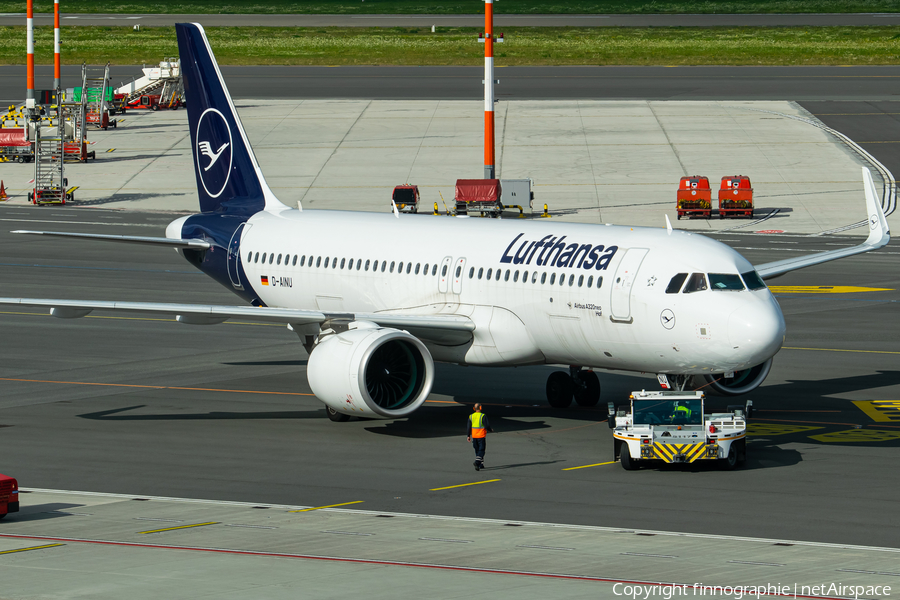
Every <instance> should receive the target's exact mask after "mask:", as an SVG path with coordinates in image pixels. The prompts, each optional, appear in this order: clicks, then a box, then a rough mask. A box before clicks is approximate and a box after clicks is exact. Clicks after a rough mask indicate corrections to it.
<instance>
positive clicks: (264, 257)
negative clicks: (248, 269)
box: [262, 252, 268, 264]
mask: <svg viewBox="0 0 900 600" xmlns="http://www.w3.org/2000/svg"><path fill="white" fill-rule="evenodd" d="M266 256H268V254H266V253H265V252H263V259H262V262H263V264H266Z"/></svg>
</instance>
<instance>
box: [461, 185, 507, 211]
mask: <svg viewBox="0 0 900 600" xmlns="http://www.w3.org/2000/svg"><path fill="white" fill-rule="evenodd" d="M500 192H501V188H500V180H499V179H457V180H456V196H455V197H454V200H455V201H456V214H458V215H465V214H468V213H469V212H481V213H483V214H489V215H491V216H498V215H499V214H500V213H501V212H502V211H503V204H501V203H500Z"/></svg>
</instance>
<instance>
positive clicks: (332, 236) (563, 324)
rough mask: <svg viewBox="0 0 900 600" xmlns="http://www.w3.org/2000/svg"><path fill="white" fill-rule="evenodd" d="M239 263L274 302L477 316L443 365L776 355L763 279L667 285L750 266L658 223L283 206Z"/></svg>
mask: <svg viewBox="0 0 900 600" xmlns="http://www.w3.org/2000/svg"><path fill="white" fill-rule="evenodd" d="M550 242H552V243H553V244H554V247H551V246H549V245H548V244H549V243H550ZM560 242H563V245H560V246H557V245H558V244H560ZM567 252H568V254H567ZM573 254H574V260H573V258H572V255H573ZM263 255H265V260H264V261H263ZM295 256H296V257H297V260H296V262H295V260H294V257H295ZM240 260H241V264H242V266H243V269H244V272H245V273H246V275H247V277H248V279H249V280H250V281H251V282H252V285H253V288H254V289H255V290H256V291H257V293H258V295H259V298H260V299H261V300H262V301H263V302H264V303H265V304H266V305H267V306H270V307H285V308H300V309H312V310H319V311H322V312H325V313H352V312H368V313H373V312H385V313H390V312H397V313H403V314H407V315H409V314H422V315H451V314H452V315H461V316H466V317H468V318H470V319H471V320H472V321H473V322H474V323H475V325H476V328H475V331H474V339H473V341H472V342H471V343H468V344H464V345H461V346H441V345H437V344H434V343H432V344H428V347H429V350H430V351H431V352H432V354H433V356H434V358H435V360H439V361H446V362H455V363H464V364H474V365H494V366H509V365H521V364H537V363H550V364H568V365H578V366H583V367H594V368H608V369H623V370H631V371H646V372H653V373H671V374H702V373H721V372H729V371H737V370H741V369H745V368H749V367H752V366H755V365H758V364H760V363H762V362H764V361H766V360H768V359H769V358H771V357H772V356H773V355H774V354H775V353H776V352H777V351H778V349H779V348H780V347H781V344H782V340H783V336H784V318H783V316H782V314H781V310H780V308H779V306H778V304H777V302H776V301H775V299H774V298H773V296H772V294H771V293H770V292H769V290H768V289H767V288H765V287H763V288H761V289H757V290H755V291H751V290H749V289H746V288H745V289H742V290H740V291H723V290H717V289H705V290H702V291H696V292H694V293H681V292H679V293H666V288H667V286H668V284H669V282H670V280H671V279H672V278H673V276H675V275H676V274H678V273H687V274H689V275H690V274H694V273H701V274H704V275H708V274H710V273H713V274H731V275H738V274H741V273H748V272H753V266H752V265H751V264H750V263H749V262H748V261H747V260H746V259H744V258H743V257H742V256H740V255H739V254H738V253H737V252H735V251H734V250H732V249H731V248H729V247H728V246H726V245H724V244H721V243H719V242H716V241H714V240H711V239H709V238H706V237H703V236H701V235H695V234H691V233H686V232H682V231H673V232H671V233H669V232H667V231H666V229H662V228H660V229H652V228H644V227H622V226H610V225H590V224H572V223H559V222H555V221H548V220H540V221H533V220H527V221H526V220H518V219H508V220H497V219H480V218H455V219H450V218H446V217H443V218H438V217H431V216H424V215H418V216H417V215H401V216H400V218H396V217H395V216H394V215H392V214H373V213H354V212H343V211H324V210H322V211H320V210H306V211H299V210H293V209H284V210H276V211H263V212H260V213H258V214H256V215H254V216H253V217H251V218H250V220H249V221H248V222H247V225H246V226H245V228H244V231H243V233H242V237H241V243H240ZM326 261H327V267H326V266H325V265H326ZM376 263H377V270H376V268H375V265H376ZM351 264H352V267H351ZM367 265H368V266H367ZM561 265H565V266H561ZM426 267H427V271H426ZM498 270H499V272H500V274H499V279H498ZM488 274H490V277H488ZM600 278H602V283H601V282H600V281H598V280H599V279H600ZM598 285H599V287H598Z"/></svg>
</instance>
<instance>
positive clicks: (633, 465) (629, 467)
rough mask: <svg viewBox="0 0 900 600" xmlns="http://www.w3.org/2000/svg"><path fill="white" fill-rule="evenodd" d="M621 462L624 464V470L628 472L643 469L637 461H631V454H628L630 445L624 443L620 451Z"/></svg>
mask: <svg viewBox="0 0 900 600" xmlns="http://www.w3.org/2000/svg"><path fill="white" fill-rule="evenodd" d="M619 462H621V463H622V468H623V469H625V470H626V471H637V470H638V469H640V468H641V467H640V465H638V464H637V462H636V461H634V460H632V459H631V454H630V453H629V452H628V444H626V443H624V442H623V443H622V449H621V450H620V451H619Z"/></svg>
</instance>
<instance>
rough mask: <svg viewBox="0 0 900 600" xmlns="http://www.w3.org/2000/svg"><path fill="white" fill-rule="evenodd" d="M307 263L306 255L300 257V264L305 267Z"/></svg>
mask: <svg viewBox="0 0 900 600" xmlns="http://www.w3.org/2000/svg"><path fill="white" fill-rule="evenodd" d="M305 265H306V255H305V254H304V255H303V256H301V257H300V266H301V267H303V266H305Z"/></svg>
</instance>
